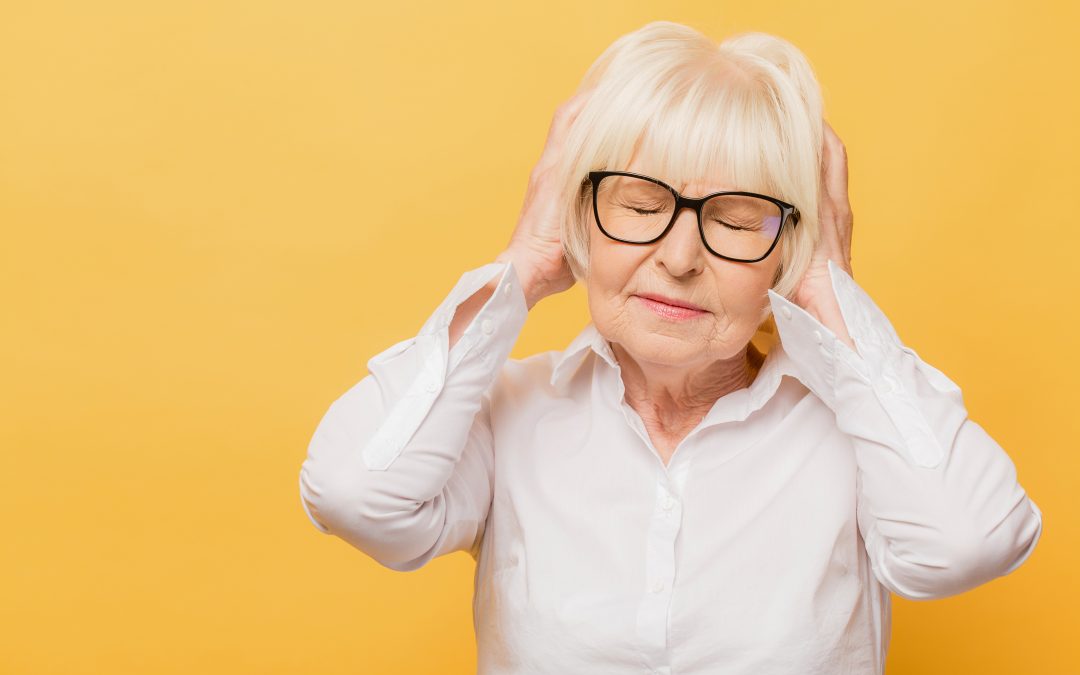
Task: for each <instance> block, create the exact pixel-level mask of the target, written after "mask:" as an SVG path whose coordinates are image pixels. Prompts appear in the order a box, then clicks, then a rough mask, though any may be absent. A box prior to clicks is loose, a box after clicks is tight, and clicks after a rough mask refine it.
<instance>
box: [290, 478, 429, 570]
mask: <svg viewBox="0 0 1080 675" xmlns="http://www.w3.org/2000/svg"><path fill="white" fill-rule="evenodd" d="M346 476H347V474H346V475H343V474H341V473H340V472H332V473H330V474H320V473H318V472H314V471H312V470H311V466H310V465H308V464H307V463H305V464H304V466H303V467H301V469H300V498H301V503H302V504H303V508H304V511H305V513H307V515H308V518H309V519H310V520H311V522H312V523H313V524H314V525H315V527H316V529H318V530H319V531H320V532H323V533H326V534H333V535H335V536H337V537H339V538H341V539H343V540H344V541H346V542H347V543H349V544H350V545H351V546H353V547H354V548H356V549H358V550H360V551H362V552H364V553H366V554H367V555H368V556H370V557H371V558H373V559H374V560H375V561H376V562H378V563H379V564H381V565H383V566H384V567H388V568H390V569H394V570H399V571H411V570H412V569H416V568H417V567H419V565H416V564H415V563H416V562H417V560H418V559H422V558H423V556H424V554H425V553H427V552H428V551H429V550H430V549H431V547H432V539H433V537H437V536H438V533H439V531H440V530H441V526H440V525H441V521H440V517H441V510H440V509H441V507H442V499H441V497H436V498H435V499H434V500H432V501H430V502H426V503H419V504H418V503H417V502H416V501H415V500H402V499H400V498H396V497H394V496H393V495H392V494H389V493H388V492H387V491H386V490H380V489H377V488H376V487H375V486H371V485H362V484H358V483H357V482H356V481H355V480H347V479H346Z"/></svg>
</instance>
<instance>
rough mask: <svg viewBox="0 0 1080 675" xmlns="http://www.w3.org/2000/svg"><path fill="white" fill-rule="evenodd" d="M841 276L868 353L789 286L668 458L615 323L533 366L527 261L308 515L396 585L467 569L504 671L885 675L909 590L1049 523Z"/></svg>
mask: <svg viewBox="0 0 1080 675" xmlns="http://www.w3.org/2000/svg"><path fill="white" fill-rule="evenodd" d="M829 271H830V276H831V279H832V289H833V291H834V292H835V294H836V297H837V301H838V303H839V305H840V308H841V312H842V315H843V318H844V321H845V324H846V326H847V328H848V331H849V333H850V335H851V337H852V339H853V340H854V342H855V345H856V347H857V349H858V354H856V353H855V352H854V351H852V350H851V349H850V348H849V347H848V346H847V345H846V344H844V343H843V342H842V341H841V340H839V339H838V338H837V337H836V335H835V334H834V333H833V332H832V331H830V330H829V329H828V328H826V327H825V326H824V325H823V324H821V323H820V322H819V321H817V320H816V319H815V318H814V317H812V316H811V315H810V314H809V313H807V312H806V311H804V310H803V309H802V308H800V307H799V306H798V305H796V304H794V303H792V302H789V301H788V300H786V299H784V298H783V297H781V296H780V295H778V294H776V293H774V292H773V291H771V290H770V291H769V301H770V303H771V305H772V309H773V313H774V316H775V318H776V324H777V328H778V331H779V336H773V338H774V339H773V340H772V342H771V344H766V346H768V347H769V349H768V351H767V355H766V358H765V361H764V363H763V365H762V367H761V369H760V371H759V372H758V375H757V376H756V378H755V379H754V380H753V382H752V383H751V384H750V386H749V387H747V388H744V389H739V390H736V391H733V392H731V393H729V394H727V395H725V396H722V397H720V398H719V399H718V400H717V401H716V403H715V404H714V405H713V407H712V409H711V410H710V411H709V412H708V414H706V415H705V417H704V418H703V419H702V420H701V422H700V423H699V424H698V425H697V427H695V428H694V429H693V430H692V431H691V432H690V433H689V434H688V435H687V436H686V437H685V438H683V440H682V441H681V442H680V443H679V445H678V446H677V448H676V450H675V452H674V454H673V455H672V456H671V458H670V461H669V463H668V464H667V465H665V464H664V462H663V460H662V459H661V456H660V454H659V453H658V452H657V450H656V448H655V447H654V446H653V444H652V442H651V440H650V438H649V435H648V433H647V432H646V429H645V426H644V424H643V422H642V419H641V417H640V416H639V415H638V414H637V412H636V411H635V410H634V409H633V408H632V407H630V405H629V404H627V403H626V401H625V400H624V398H623V382H622V378H621V376H620V370H619V364H618V362H617V360H616V359H615V356H614V354H613V352H612V350H611V347H610V344H609V343H608V342H607V341H606V340H605V339H604V338H603V337H602V336H601V335H600V334H599V333H598V332H597V330H596V328H595V326H594V325H593V324H591V323H590V324H589V325H587V326H586V327H585V329H584V330H583V331H582V332H581V333H580V334H579V335H578V336H577V337H576V338H575V339H574V340H573V342H571V344H570V345H569V346H568V347H567V348H566V349H565V350H562V351H548V352H544V353H539V354H535V355H533V356H530V357H527V358H524V359H512V358H509V354H510V351H511V348H512V347H513V345H514V343H515V340H516V339H517V336H518V334H519V332H520V330H521V328H522V326H523V325H524V323H525V319H526V316H527V314H528V310H527V307H526V302H525V296H524V294H523V291H522V288H521V286H520V281H519V280H518V277H517V274H516V273H515V271H514V268H513V265H512V264H511V263H491V264H487V265H484V266H482V267H480V268H478V269H474V270H472V271H469V272H467V273H465V274H464V275H463V276H462V277H461V279H460V281H459V282H458V283H457V284H456V285H455V287H454V288H453V290H452V291H451V292H450V294H449V295H448V296H447V297H446V299H445V300H444V301H443V302H442V304H441V305H440V306H439V307H438V308H437V309H436V310H435V312H434V313H433V314H432V315H431V316H430V318H428V320H427V321H426V323H425V324H424V326H423V328H422V329H421V330H420V333H419V334H418V335H416V336H415V337H410V338H408V339H406V340H403V341H401V342H399V343H397V344H395V345H393V346H391V347H389V348H388V349H386V350H385V351H383V352H382V353H380V354H378V355H376V356H375V357H373V358H371V360H370V361H369V362H368V369H369V374H368V375H367V376H366V377H364V378H363V379H362V380H361V381H360V382H358V383H357V384H356V385H354V386H353V387H352V388H350V389H349V390H348V391H346V392H345V393H344V394H343V395H342V396H341V397H340V398H338V399H337V400H336V401H334V402H333V403H332V405H330V408H329V410H328V411H327V413H326V414H325V416H324V417H323V419H322V421H321V422H320V423H319V425H318V428H317V429H316V431H315V433H314V436H313V438H312V439H311V443H310V446H309V448H308V452H307V457H306V459H305V460H304V462H303V465H302V467H301V470H300V495H301V503H302V505H303V507H304V510H305V512H306V513H307V515H308V517H309V518H310V519H311V522H312V523H314V525H315V526H316V527H317V528H319V530H320V531H322V532H326V533H329V534H333V535H336V536H338V537H340V538H342V539H343V540H345V541H347V542H348V543H349V544H351V545H352V546H354V547H356V548H358V549H360V550H361V551H363V552H364V553H366V554H368V555H369V556H371V557H372V558H374V559H375V560H376V561H378V562H379V563H381V564H382V565H384V566H385V567H388V568H390V569H393V570H399V571H407V570H415V569H417V568H419V567H421V566H423V565H424V564H426V563H427V562H428V561H430V560H431V559H432V558H434V557H436V556H440V555H445V554H447V553H451V552H453V551H467V552H469V554H470V555H472V556H473V557H474V558H475V559H476V561H477V568H476V576H475V588H474V600H473V617H474V625H475V630H476V638H477V654H478V671H479V672H480V673H558V674H560V675H565V674H566V673H604V674H608V673H670V674H682V673H686V674H689V673H721V674H725V675H736V674H738V675H744V674H745V675H770V674H781V673H782V674H784V675H792V674H799V675H810V674H830V675H831V674H835V673H860V674H861V673H867V674H871V673H875V674H877V673H882V672H883V671H884V664H885V655H886V651H887V649H888V643H889V629H890V605H889V601H890V596H889V592H890V591H891V592H893V593H896V594H898V595H900V596H902V597H905V598H911V599H928V598H940V597H945V596H949V595H953V594H956V593H961V592H964V591H967V590H969V589H972V588H974V587H976V586H978V585H980V584H983V583H986V582H988V581H990V580H992V579H994V578H996V577H999V576H1002V575H1005V574H1009V573H1010V572H1012V571H1013V570H1015V569H1016V568H1017V567H1019V566H1020V564H1021V563H1023V561H1024V560H1026V559H1027V557H1028V556H1029V555H1030V554H1031V552H1032V550H1033V549H1034V548H1035V545H1036V543H1037V541H1038V539H1039V536H1040V534H1041V532H1042V514H1041V512H1040V510H1039V508H1038V507H1037V506H1036V505H1035V503H1034V502H1033V501H1032V500H1031V499H1030V498H1029V497H1028V496H1027V494H1026V492H1025V491H1024V489H1023V488H1022V487H1021V486H1020V484H1019V483H1018V482H1017V475H1016V468H1015V466H1014V464H1013V462H1012V461H1011V459H1010V458H1009V456H1008V455H1007V454H1006V453H1005V451H1004V450H1003V449H1002V448H1001V446H999V445H998V443H997V442H995V441H994V439H993V438H991V437H990V436H989V435H988V434H987V432H986V431H985V430H984V429H983V428H982V427H981V426H979V424H977V423H976V422H974V421H973V420H971V419H969V418H968V415H967V410H966V409H965V407H964V402H963V399H962V396H961V392H960V389H959V388H958V387H957V386H956V384H954V383H953V382H952V381H951V380H950V379H949V378H948V377H946V376H945V375H944V374H943V373H942V372H941V371H939V370H937V369H936V368H934V367H933V366H931V365H929V364H928V363H926V362H925V361H923V360H922V359H921V358H920V357H919V355H918V354H916V352H915V351H914V350H913V349H911V348H910V347H908V346H906V345H904V344H903V343H902V342H901V341H900V339H899V338H898V337H897V334H896V332H895V331H894V330H893V327H892V325H891V324H890V322H889V320H888V319H887V318H886V317H885V315H884V314H883V313H882V312H881V310H880V309H879V308H878V307H877V305H876V304H875V303H874V302H873V301H872V300H871V299H870V297H869V296H868V295H867V294H866V293H865V291H864V290H863V289H862V288H861V287H859V286H858V285H857V284H856V283H855V281H854V280H853V279H852V278H851V277H850V276H849V275H848V274H847V273H846V272H844V271H843V269H841V268H840V267H838V266H836V265H835V264H833V263H831V262H830V263H829ZM494 275H499V280H498V286H497V288H496V290H495V293H494V294H493V295H492V296H491V297H490V299H488V300H487V302H486V303H485V304H484V306H483V307H482V308H481V310H480V311H479V313H478V314H477V315H476V317H475V318H474V319H473V320H472V322H471V323H470V325H469V326H468V327H467V328H466V329H465V331H464V333H463V335H462V337H461V338H460V339H459V341H458V342H457V343H456V344H455V345H454V348H453V349H449V348H448V346H449V325H450V321H451V319H452V318H453V315H454V311H455V309H456V308H457V306H458V305H459V304H460V303H461V302H462V301H464V300H465V299H467V298H468V297H470V296H471V295H473V293H475V292H476V291H477V290H479V289H480V288H481V287H483V286H484V285H485V284H486V283H487V282H488V281H490V280H491V279H492V277H493V276H494ZM759 335H763V334H762V333H759ZM755 344H757V343H756V342H755Z"/></svg>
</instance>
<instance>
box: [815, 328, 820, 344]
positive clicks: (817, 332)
mask: <svg viewBox="0 0 1080 675" xmlns="http://www.w3.org/2000/svg"><path fill="white" fill-rule="evenodd" d="M814 339H815V340H817V343H818V344H821V331H819V330H815V331H814Z"/></svg>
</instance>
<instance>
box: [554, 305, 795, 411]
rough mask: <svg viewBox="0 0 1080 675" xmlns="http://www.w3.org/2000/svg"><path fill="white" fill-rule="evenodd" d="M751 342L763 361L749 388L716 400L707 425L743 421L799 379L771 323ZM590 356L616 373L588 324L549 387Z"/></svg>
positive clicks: (559, 360) (558, 359)
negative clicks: (784, 382)
mask: <svg viewBox="0 0 1080 675" xmlns="http://www.w3.org/2000/svg"><path fill="white" fill-rule="evenodd" d="M751 341H752V342H753V344H754V345H755V346H756V347H757V348H758V350H760V351H761V352H763V353H764V354H765V361H764V362H763V363H762V364H761V369H760V370H759V371H758V375H757V377H755V378H754V381H753V382H751V383H750V386H749V387H746V388H744V389H738V390H736V391H733V392H731V393H730V394H727V395H725V396H723V397H721V398H720V399H719V400H717V402H716V405H714V406H713V409H712V410H710V411H709V414H708V415H706V421H713V418H719V417H722V418H724V419H727V420H743V419H746V418H747V417H749V416H750V413H752V412H754V411H755V410H758V409H760V408H761V407H762V406H764V405H765V403H766V401H768V400H769V399H770V398H772V396H773V395H774V394H775V393H776V390H777V389H778V388H779V386H780V380H781V379H782V378H783V376H784V375H790V376H791V377H794V378H796V379H798V374H797V370H796V368H795V362H794V361H793V360H792V359H791V357H790V356H788V354H787V353H786V352H785V351H784V348H783V344H782V343H781V342H780V339H779V337H778V335H777V332H776V326H775V324H773V322H772V320H771V319H770V320H769V321H767V322H766V323H765V325H763V326H762V328H761V329H759V330H758V332H757V333H755V334H754V337H753V338H752V339H751ZM590 356H592V357H593V358H596V357H599V358H600V359H601V360H602V361H603V362H604V363H606V364H607V365H608V366H609V367H611V368H614V369H615V370H618V369H619V362H618V360H616V358H615V353H614V352H613V351H612V350H611V345H610V344H609V343H608V341H607V340H606V339H605V338H604V336H603V335H601V334H600V331H599V330H597V328H596V324H594V323H593V322H591V321H590V322H589V323H588V324H587V325H586V326H585V327H584V328H583V329H582V330H581V332H580V333H578V334H577V336H576V337H575V338H574V339H573V340H572V341H571V342H570V344H569V345H567V347H566V349H564V350H563V351H562V353H561V354H559V355H558V356H557V357H556V359H555V365H554V367H553V368H552V372H551V380H550V383H551V385H552V386H560V385H561V384H562V382H564V381H565V380H567V379H568V378H569V376H570V375H572V374H573V373H574V371H576V370H577V367H578V366H579V365H581V363H583V362H584V361H585V360H586V359H587V358H588V357H590ZM717 421H722V420H717Z"/></svg>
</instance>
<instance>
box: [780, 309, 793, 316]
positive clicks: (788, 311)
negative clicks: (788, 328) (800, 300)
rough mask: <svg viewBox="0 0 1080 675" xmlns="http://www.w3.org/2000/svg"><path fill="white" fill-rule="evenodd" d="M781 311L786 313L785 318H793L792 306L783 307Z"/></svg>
mask: <svg viewBox="0 0 1080 675" xmlns="http://www.w3.org/2000/svg"><path fill="white" fill-rule="evenodd" d="M780 313H781V314H783V315H784V318H785V319H790V318H791V308H790V307H781V308H780Z"/></svg>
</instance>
